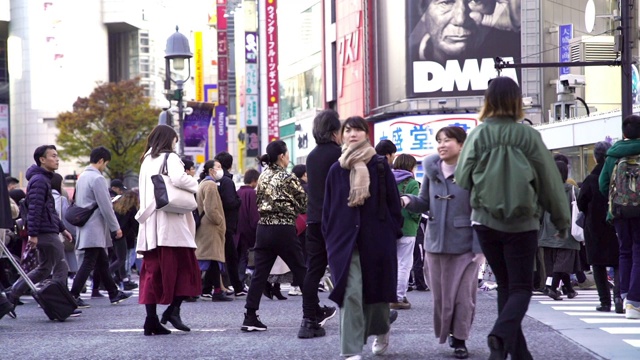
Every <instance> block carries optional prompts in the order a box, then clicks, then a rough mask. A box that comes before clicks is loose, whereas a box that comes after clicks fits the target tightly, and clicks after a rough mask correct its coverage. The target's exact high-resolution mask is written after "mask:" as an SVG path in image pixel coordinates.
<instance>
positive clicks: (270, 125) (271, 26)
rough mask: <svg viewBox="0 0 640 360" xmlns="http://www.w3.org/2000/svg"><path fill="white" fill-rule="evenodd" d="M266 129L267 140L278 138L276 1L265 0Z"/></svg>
mask: <svg viewBox="0 0 640 360" xmlns="http://www.w3.org/2000/svg"><path fill="white" fill-rule="evenodd" d="M265 4H266V6H265V7H266V9H265V14H266V26H267V29H266V30H267V53H266V54H265V56H266V60H267V69H266V70H267V130H268V138H269V142H272V141H274V140H278V139H279V138H280V128H279V125H280V110H279V109H278V100H279V96H280V95H279V89H278V87H279V82H278V18H277V15H276V9H277V1H276V0H267V1H266V2H265Z"/></svg>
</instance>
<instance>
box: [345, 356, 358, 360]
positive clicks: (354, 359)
mask: <svg viewBox="0 0 640 360" xmlns="http://www.w3.org/2000/svg"><path fill="white" fill-rule="evenodd" d="M345 360H362V355H353V356H347V357H346V358H345Z"/></svg>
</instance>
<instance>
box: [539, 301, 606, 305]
mask: <svg viewBox="0 0 640 360" xmlns="http://www.w3.org/2000/svg"><path fill="white" fill-rule="evenodd" d="M563 301H565V300H563ZM567 302H568V303H571V304H576V305H600V301H571V300H569V301H567ZM557 303H558V301H556V300H551V301H540V304H544V305H553V304H557Z"/></svg>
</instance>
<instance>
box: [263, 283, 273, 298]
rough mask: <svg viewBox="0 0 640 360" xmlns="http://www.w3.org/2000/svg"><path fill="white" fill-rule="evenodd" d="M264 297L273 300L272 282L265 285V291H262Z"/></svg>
mask: <svg viewBox="0 0 640 360" xmlns="http://www.w3.org/2000/svg"><path fill="white" fill-rule="evenodd" d="M262 295H264V296H266V297H268V298H269V300H273V287H272V286H271V283H270V282H268V281H267V283H266V284H265V286H264V290H262Z"/></svg>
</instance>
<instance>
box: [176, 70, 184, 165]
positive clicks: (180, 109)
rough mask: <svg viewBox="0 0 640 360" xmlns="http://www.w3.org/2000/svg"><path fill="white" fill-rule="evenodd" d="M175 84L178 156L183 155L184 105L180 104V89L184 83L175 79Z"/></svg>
mask: <svg viewBox="0 0 640 360" xmlns="http://www.w3.org/2000/svg"><path fill="white" fill-rule="evenodd" d="M176 85H177V86H178V89H177V90H176V91H177V92H178V96H177V100H178V149H179V150H178V154H179V155H180V156H184V126H183V125H184V111H183V109H184V105H183V104H182V89H183V85H184V81H183V80H178V81H176Z"/></svg>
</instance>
